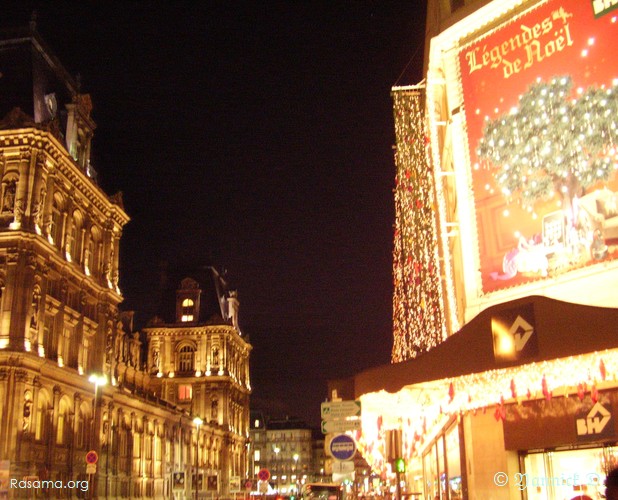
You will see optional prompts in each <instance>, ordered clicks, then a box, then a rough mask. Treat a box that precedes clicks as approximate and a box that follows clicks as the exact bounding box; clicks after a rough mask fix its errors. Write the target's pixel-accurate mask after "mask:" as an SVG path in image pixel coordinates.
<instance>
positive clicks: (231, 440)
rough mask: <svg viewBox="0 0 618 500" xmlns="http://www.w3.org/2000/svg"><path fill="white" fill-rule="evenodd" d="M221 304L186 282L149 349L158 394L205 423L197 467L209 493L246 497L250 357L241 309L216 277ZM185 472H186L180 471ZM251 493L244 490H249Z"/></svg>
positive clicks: (152, 330) (150, 332) (152, 329)
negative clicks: (213, 309) (235, 493)
mask: <svg viewBox="0 0 618 500" xmlns="http://www.w3.org/2000/svg"><path fill="white" fill-rule="evenodd" d="M211 281H212V282H213V283H214V285H215V287H214V288H215V294H214V295H215V296H214V297H213V298H215V299H216V301H215V302H214V303H215V304H216V306H215V307H217V308H218V311H217V312H216V313H215V314H212V315H211V314H209V309H208V305H209V304H208V302H209V301H208V297H209V295H208V294H207V293H206V292H205V291H204V290H202V288H201V286H202V285H201V284H200V283H198V282H197V281H196V280H194V279H192V278H185V279H183V280H182V281H181V283H180V287H179V288H178V290H176V294H175V309H174V312H173V316H172V318H171V319H170V320H168V321H165V319H163V318H161V317H156V318H154V319H153V320H151V321H150V322H149V324H148V325H147V327H146V328H144V330H143V333H144V334H145V336H146V338H147V341H148V367H149V373H150V375H151V377H152V378H151V383H150V388H151V389H152V390H153V391H154V393H155V394H156V395H157V397H159V398H161V399H163V400H165V401H168V402H170V403H173V404H175V405H176V406H177V407H180V408H183V409H185V410H186V411H187V412H188V413H189V414H190V415H193V416H196V417H199V419H200V420H201V422H202V423H201V424H200V425H199V426H198V431H199V443H200V444H199V447H198V449H199V452H198V454H197V456H194V457H193V464H194V465H195V466H196V467H197V468H198V470H199V473H200V474H203V477H204V483H205V487H206V489H207V490H208V491H211V492H214V493H216V492H218V491H219V488H218V486H217V484H218V483H219V482H220V483H221V485H225V486H224V489H223V490H222V491H223V492H224V493H228V492H229V491H230V490H229V489H228V487H227V485H231V486H230V488H233V489H235V491H240V488H241V485H240V481H241V479H242V480H244V479H245V478H246V477H247V474H248V471H247V466H248V456H247V446H248V442H249V395H250V393H251V384H250V380H249V354H250V352H251V345H250V344H249V342H248V341H247V340H246V339H245V338H244V337H243V336H242V335H241V331H240V328H239V325H238V307H239V301H238V298H237V295H236V292H235V291H228V290H226V287H225V282H224V281H223V279H222V278H221V276H219V274H218V273H217V272H216V271H214V270H212V278H211ZM179 465H180V464H179ZM242 488H243V489H244V485H243V486H242Z"/></svg>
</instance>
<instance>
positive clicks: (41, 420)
mask: <svg viewBox="0 0 618 500" xmlns="http://www.w3.org/2000/svg"><path fill="white" fill-rule="evenodd" d="M47 408H48V398H47V395H46V394H45V393H43V392H39V399H38V401H37V405H36V416H35V418H36V422H35V429H34V439H36V440H37V441H40V440H41V439H43V437H44V436H46V434H47V432H48V429H49V420H48V419H49V416H48V414H47Z"/></svg>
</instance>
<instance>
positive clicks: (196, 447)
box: [193, 417, 204, 500]
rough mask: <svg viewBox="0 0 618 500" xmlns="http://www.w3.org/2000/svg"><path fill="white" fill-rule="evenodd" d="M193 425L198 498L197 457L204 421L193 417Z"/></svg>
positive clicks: (196, 495) (196, 496)
mask: <svg viewBox="0 0 618 500" xmlns="http://www.w3.org/2000/svg"><path fill="white" fill-rule="evenodd" d="M193 423H194V424H195V427H196V429H197V430H196V436H195V498H196V500H197V498H198V491H199V482H198V479H199V461H198V455H199V453H200V426H201V425H202V424H203V423H204V421H203V420H202V419H201V418H200V417H195V418H194V419H193Z"/></svg>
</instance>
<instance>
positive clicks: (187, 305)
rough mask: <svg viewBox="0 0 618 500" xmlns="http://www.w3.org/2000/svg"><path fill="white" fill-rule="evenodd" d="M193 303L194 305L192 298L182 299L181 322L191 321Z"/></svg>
mask: <svg viewBox="0 0 618 500" xmlns="http://www.w3.org/2000/svg"><path fill="white" fill-rule="evenodd" d="M194 305H195V302H193V300H191V299H185V300H183V301H182V316H181V320H182V321H183V322H186V321H193V313H194Z"/></svg>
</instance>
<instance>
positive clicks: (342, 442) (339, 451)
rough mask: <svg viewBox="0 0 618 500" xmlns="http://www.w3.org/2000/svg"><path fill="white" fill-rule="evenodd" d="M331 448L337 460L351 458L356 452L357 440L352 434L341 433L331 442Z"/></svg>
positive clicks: (331, 452)
mask: <svg viewBox="0 0 618 500" xmlns="http://www.w3.org/2000/svg"><path fill="white" fill-rule="evenodd" d="M329 450H330V454H331V455H332V457H333V458H334V459H335V460H350V459H351V458H353V457H354V455H355V454H356V441H354V438H353V437H352V436H348V435H347V434H339V435H338V436H335V437H334V438H333V439H332V441H331V442H330V445H329Z"/></svg>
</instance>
